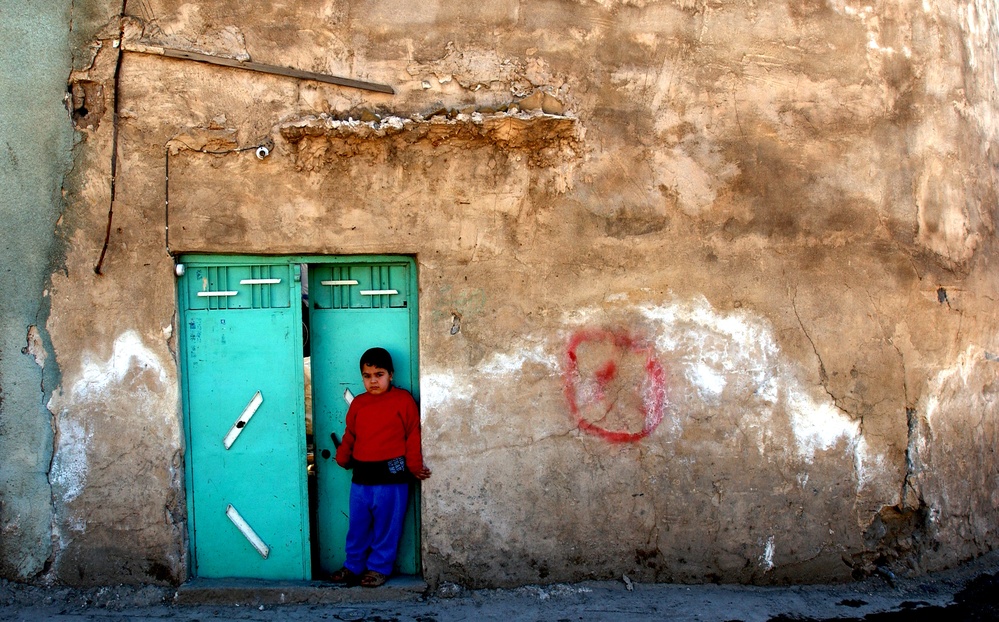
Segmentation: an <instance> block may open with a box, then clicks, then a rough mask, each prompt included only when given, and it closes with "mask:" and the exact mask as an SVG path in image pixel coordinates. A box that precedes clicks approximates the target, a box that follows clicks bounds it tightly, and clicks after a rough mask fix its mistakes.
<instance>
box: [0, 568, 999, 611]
mask: <svg viewBox="0 0 999 622" xmlns="http://www.w3.org/2000/svg"><path fill="white" fill-rule="evenodd" d="M997 584H999V555H996V554H991V555H988V556H986V557H985V558H983V559H980V560H978V561H977V562H974V563H972V564H970V565H967V566H964V567H962V568H959V569H956V570H953V571H948V572H944V573H938V574H935V575H932V576H925V577H921V578H917V579H902V578H896V579H894V580H893V579H892V578H891V577H888V576H879V577H874V578H871V579H869V580H867V581H863V582H859V583H852V584H847V585H832V586H829V585H824V586H792V587H748V586H719V585H700V586H683V585H645V584H638V583H634V582H632V581H630V579H628V580H626V579H625V578H623V577H622V579H621V580H620V581H611V582H590V583H581V584H572V585H565V584H559V585H548V586H528V587H522V588H516V589H508V590H475V591H469V590H463V589H461V588H460V587H459V586H455V585H449V584H445V585H443V586H441V587H439V588H438V590H437V591H436V592H435V593H433V594H427V593H425V592H424V591H423V589H422V584H419V583H416V582H414V581H412V580H409V581H407V580H405V579H395V580H393V581H392V582H390V584H389V585H387V586H385V587H384V588H379V589H377V590H367V589H364V588H360V587H357V588H339V587H333V586H328V585H321V584H284V585H275V584H260V585H254V584H250V583H245V582H240V583H237V582H217V583H210V582H205V583H200V584H191V585H188V586H183V587H182V588H181V589H179V590H178V589H174V588H162V587H152V586H146V587H127V586H119V587H105V588H91V589H86V590H73V589H68V588H49V589H43V588H36V587H27V586H22V585H18V584H11V583H8V582H0V620H11V621H14V620H17V621H24V622H35V621H41V620H55V621H61V622H84V621H88V622H89V621H93V622H98V621H100V622H110V621H119V620H129V621H131V620H136V621H145V620H148V621H153V620H185V621H192V622H193V621H199V622H203V621H208V620H250V621H271V620H290V621H302V622H305V621H308V622H315V621H318V620H330V621H336V620H343V621H354V620H367V621H371V622H451V621H454V622H457V621H462V620H468V621H474V622H491V621H496V622H517V621H530V622H534V621H541V620H544V621H552V622H563V621H566V622H567V621H577V620H607V621H610V620H675V621H691V622H693V621H698V622H723V621H734V620H741V621H743V622H768V621H771V620H772V621H775V622H777V621H787V620H831V619H848V620H850V619H856V620H860V619H866V620H878V621H880V622H891V621H898V622H901V621H903V620H905V621H907V622H912V621H920V622H921V621H923V620H948V621H954V620H999V614H997V613H996V612H997V611H999V590H997V589H996V588H997ZM865 616H866V617H865Z"/></svg>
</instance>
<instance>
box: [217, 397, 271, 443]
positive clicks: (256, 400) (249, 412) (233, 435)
mask: <svg viewBox="0 0 999 622" xmlns="http://www.w3.org/2000/svg"><path fill="white" fill-rule="evenodd" d="M263 401H264V397H263V396H262V395H261V394H260V391H257V392H256V393H255V394H254V395H253V397H252V398H250V403H249V404H247V405H246V408H244V409H243V414H241V415H240V416H239V419H236V422H235V423H233V424H232V427H231V428H229V433H228V434H226V435H225V438H224V439H223V440H222V443H223V444H224V445H225V448H226V449H229V448H230V447H232V444H233V443H235V442H236V439H237V438H239V435H240V434H241V433H242V432H243V428H245V427H246V424H247V423H249V421H250V417H252V416H253V413H255V412H257V409H258V408H260V404H261V403H263Z"/></svg>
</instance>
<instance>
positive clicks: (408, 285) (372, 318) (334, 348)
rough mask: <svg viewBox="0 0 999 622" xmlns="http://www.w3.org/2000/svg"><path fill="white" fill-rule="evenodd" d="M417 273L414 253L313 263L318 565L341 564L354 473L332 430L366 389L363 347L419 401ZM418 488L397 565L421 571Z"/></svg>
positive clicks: (411, 571) (338, 429)
mask: <svg viewBox="0 0 999 622" xmlns="http://www.w3.org/2000/svg"><path fill="white" fill-rule="evenodd" d="M415 284H416V274H415V265H414V263H413V261H412V260H410V259H399V260H391V261H388V260H387V261H382V262H375V263H364V262H358V263H352V264H343V265H341V264H330V265H326V264H316V265H310V266H309V299H310V305H309V307H310V311H309V313H310V326H311V332H310V335H311V340H312V346H311V347H312V350H311V353H312V399H313V426H314V430H315V443H316V454H315V456H316V457H315V461H316V469H317V485H318V490H319V507H318V521H319V525H318V532H319V555H320V566H321V567H322V569H323V570H325V571H327V572H332V571H334V570H336V569H338V568H340V567H341V566H342V565H343V562H344V543H345V539H346V534H347V524H348V509H349V494H350V472H349V471H346V470H344V469H342V468H340V467H339V466H338V465H337V464H336V461H335V460H334V455H335V454H336V448H335V447H334V445H333V442H332V440H331V436H330V435H331V434H332V433H335V434H336V435H337V436H338V437H339V436H342V435H343V430H344V426H345V422H346V414H347V406H348V400H347V399H346V398H345V391H349V394H350V395H359V394H360V393H363V392H364V385H363V383H362V382H361V374H360V369H359V368H358V361H359V360H360V358H361V355H362V354H363V353H364V351H365V350H367V349H368V348H372V347H376V346H378V347H383V348H385V349H386V350H388V351H389V353H390V354H391V355H392V362H393V366H394V367H395V372H394V374H393V384H395V386H397V387H401V388H404V389H406V390H408V391H410V392H411V393H413V395H414V397H416V398H417V399H419V395H418V385H417V382H416V379H417V377H418V376H417V360H416V357H417V350H416V346H417V341H416V338H415V335H416V318H417V315H416V313H417V309H416V285H415ZM418 535H419V492H418V487H417V486H414V487H413V490H412V492H411V494H410V503H409V508H408V510H407V515H406V525H405V527H404V529H403V538H402V542H401V544H400V549H399V558H398V560H397V563H396V570H397V571H398V572H400V573H402V574H419V573H420V571H421V569H420V558H419V549H420V547H419V538H418Z"/></svg>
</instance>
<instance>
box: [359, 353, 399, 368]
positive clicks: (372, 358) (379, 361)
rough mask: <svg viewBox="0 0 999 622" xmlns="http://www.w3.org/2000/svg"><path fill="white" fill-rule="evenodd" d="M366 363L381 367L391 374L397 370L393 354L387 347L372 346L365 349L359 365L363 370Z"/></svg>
mask: <svg viewBox="0 0 999 622" xmlns="http://www.w3.org/2000/svg"><path fill="white" fill-rule="evenodd" d="M365 365H370V366H372V367H381V368H382V369H384V370H386V371H387V372H388V373H390V374H394V373H395V370H394V369H393V368H392V355H391V354H389V353H388V350H386V349H385V348H371V349H369V350H367V351H365V353H364V354H362V355H361V363H360V365H359V367H360V368H361V369H362V370H363V369H364V366H365Z"/></svg>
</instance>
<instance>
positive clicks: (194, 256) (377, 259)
mask: <svg viewBox="0 0 999 622" xmlns="http://www.w3.org/2000/svg"><path fill="white" fill-rule="evenodd" d="M400 259H405V260H407V261H410V262H411V265H412V270H411V273H410V276H409V281H410V288H411V289H410V291H412V292H414V298H415V300H417V306H416V309H415V312H413V313H411V314H410V321H409V324H410V325H409V331H410V339H411V343H412V344H413V347H412V352H411V357H412V358H411V370H412V379H411V383H410V386H411V392H412V394H413V398H414V399H415V400H416V401H417V404H419V401H420V372H419V369H420V350H421V348H420V340H419V320H420V318H419V304H418V301H419V273H418V272H419V262H418V261H417V260H416V255H414V254H405V253H400V254H393V255H382V254H379V255H366V254H357V255H343V254H340V255H312V254H287V255H286V254H281V255H249V254H227V253H226V254H221V253H182V254H180V255H178V256H177V258H176V260H175V261H176V266H178V267H180V266H184V269H185V270H186V268H187V266H202V265H205V266H211V265H220V264H224V265H252V264H261V263H266V264H287V265H289V266H291V267H292V268H293V270H294V268H295V267H296V266H298V265H301V264H307V265H308V264H332V265H343V264H355V265H356V264H378V263H386V262H392V261H399V260H400ZM180 274H183V273H180ZM301 276H302V275H301V274H299V282H300V287H299V292H301V284H302V283H304V284H306V285H307V282H306V281H304V280H303V279H302V278H301ZM181 283H182V281H181V280H180V279H177V280H176V281H175V287H176V292H175V294H176V304H177V307H176V309H177V324H178V328H179V329H180V330H179V332H180V335H179V336H178V346H179V347H178V373H179V375H180V398H181V413H180V414H181V418H182V424H183V426H182V427H183V429H184V448H185V450H184V484H185V489H186V491H185V495H184V497H185V498H184V509H185V513H186V517H187V535H188V545H187V549H188V556H187V557H188V564H187V565H188V576H189V577H192V578H196V577H197V574H196V566H195V563H196V559H197V558H196V555H197V551H196V550H195V544H196V538H195V530H196V525H195V519H194V513H193V512H192V511H191V507H190V505H191V503H192V499H191V493H190V491H192V490H193V489H194V488H193V485H194V482H193V480H192V474H193V472H194V471H193V465H192V463H191V461H192V458H193V456H192V455H191V451H190V447H191V433H192V430H191V419H190V415H189V413H190V397H189V392H188V386H187V371H186V366H187V362H186V357H187V338H186V337H185V331H184V330H183V324H182V321H183V319H184V312H185V309H186V306H185V305H186V300H187V296H188V295H189V294H188V292H186V291H182V290H184V289H185V288H182V287H181ZM296 302H297V304H298V305H299V306H301V296H300V297H299V300H298V301H292V304H295V303H296ZM303 321H304V318H303ZM298 373H299V375H300V376H301V375H302V371H301V370H299V371H298ZM303 399H304V398H303ZM303 417H304V411H303ZM304 442H305V440H304V437H303V444H304ZM304 459H305V456H304V455H303V464H304ZM420 488H421V487H420V485H419V483H417V484H416V485H415V487H414V492H413V494H411V500H412V502H413V503H414V506H415V507H414V508H413V509H414V512H415V534H414V535H415V537H416V542H415V543H414V548H415V550H414V553H415V555H416V568H417V569H418V571H419V572H420V573H421V574H422V569H423V559H422V558H423V545H422V531H423V529H422V518H421V517H422V511H421V505H422V504H421V499H422V494H421V491H420ZM302 501H303V502H304V503H305V504H306V506H307V505H308V503H309V499H308V490H307V489H306V492H305V499H303V500H302ZM307 514H308V513H307ZM309 520H311V518H310V519H309ZM307 527H308V529H307V530H306V543H307V544H308V541H309V538H311V535H310V533H309V532H311V531H312V529H311V525H309V526H307ZM311 549H312V547H311V546H307V550H309V551H311ZM309 565H310V566H311V563H310V564H309Z"/></svg>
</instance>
